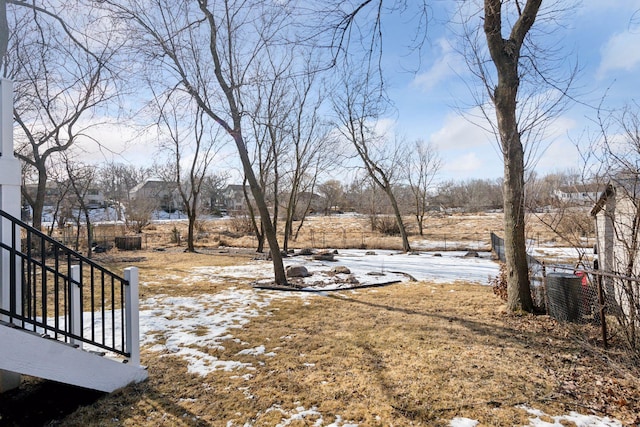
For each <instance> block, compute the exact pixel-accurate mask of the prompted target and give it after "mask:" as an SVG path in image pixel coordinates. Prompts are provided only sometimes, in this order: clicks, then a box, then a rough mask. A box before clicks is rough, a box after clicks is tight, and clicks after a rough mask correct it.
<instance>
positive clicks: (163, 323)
mask: <svg viewBox="0 0 640 427" xmlns="http://www.w3.org/2000/svg"><path fill="white" fill-rule="evenodd" d="M375 252H376V253H375V254H374V255H367V254H366V251H360V250H341V251H340V253H339V254H338V255H337V256H336V261H337V262H335V263H331V265H330V266H327V265H325V264H327V263H322V262H318V261H313V260H311V259H310V258H308V257H290V258H287V259H286V260H285V261H286V262H287V263H288V264H296V265H304V266H306V267H307V268H308V269H309V271H310V272H311V273H313V275H312V276H311V277H309V278H308V281H309V283H310V284H311V283H314V285H310V287H311V286H315V287H316V288H318V285H317V282H323V281H324V282H325V283H329V282H330V276H328V275H325V274H324V272H326V271H327V270H328V268H330V267H331V266H334V265H342V266H346V267H348V268H349V269H350V270H351V271H352V274H353V275H354V276H355V277H356V278H357V279H358V280H359V281H360V282H361V283H371V281H372V280H377V281H387V280H389V279H392V278H397V276H396V275H394V273H391V271H396V270H398V271H402V272H405V273H408V274H410V275H412V276H414V277H415V278H417V279H418V280H425V281H426V284H425V286H430V287H431V292H432V293H436V292H449V293H452V295H453V292H454V291H453V290H445V289H443V288H442V287H440V286H438V285H437V284H438V283H452V282H455V281H456V280H458V279H460V278H464V279H465V280H468V281H469V282H472V283H474V282H475V283H479V284H487V279H488V277H487V276H488V275H489V274H492V275H495V274H497V271H498V268H497V264H496V263H495V262H494V261H492V260H491V259H490V258H489V257H480V258H465V257H462V253H459V252H444V253H442V257H436V256H434V255H433V253H428V252H423V253H420V255H409V254H404V253H397V252H393V251H381V250H380V251H375ZM416 257H419V258H420V260H421V262H416ZM454 264H455V268H451V265H454ZM370 272H373V273H381V272H383V273H386V276H371V275H369V274H367V273H370ZM271 275H272V265H271V264H270V263H269V262H268V261H253V262H252V264H250V265H243V266H229V267H194V268H192V269H191V271H190V273H189V274H188V275H186V276H185V277H184V278H182V279H181V282H180V284H181V285H182V286H189V284H190V283H195V282H200V281H202V280H203V279H204V280H210V281H212V282H214V283H225V282H227V281H229V280H230V279H232V278H245V279H247V280H259V279H261V278H266V277H270V276H271ZM401 278H402V280H404V281H405V282H406V280H407V278H406V276H404V277H401ZM165 279H166V280H169V281H175V280H176V278H175V276H172V277H167V278H165ZM160 280H162V279H160ZM305 280H306V279H305ZM143 284H144V285H153V283H151V282H146V283H143ZM320 286H321V287H323V286H324V285H320ZM393 286H402V284H397V285H393ZM323 289H324V287H323ZM358 292H371V293H375V292H377V291H376V289H375V288H374V289H368V290H344V289H343V290H341V291H339V295H344V296H345V297H347V296H348V295H349V294H351V293H358ZM325 295H326V292H317V293H308V292H281V291H264V290H252V289H240V288H235V287H229V288H226V289H223V290H222V291H220V292H218V293H215V294H210V295H200V296H195V297H173V296H168V295H158V296H154V297H151V298H147V299H146V300H142V301H141V302H140V331H141V345H142V346H143V347H144V348H145V349H146V350H148V351H150V352H152V353H157V354H158V355H164V354H170V355H171V356H173V357H180V358H183V359H184V360H185V362H186V363H187V370H188V372H189V373H191V374H193V375H196V376H202V377H206V376H207V375H209V374H212V373H215V372H216V371H226V372H233V373H234V375H235V376H236V378H239V379H242V380H244V384H246V386H244V385H243V386H242V387H241V388H239V390H242V391H243V393H244V395H245V396H246V398H247V399H252V398H253V396H252V395H251V386H252V384H253V383H252V381H251V380H252V379H253V377H254V375H255V371H256V369H257V366H259V365H260V364H261V363H264V362H262V361H261V360H262V359H263V358H265V357H266V358H270V357H275V356H276V355H277V354H278V351H279V350H280V349H281V348H282V347H283V346H286V343H287V341H289V340H293V339H295V337H294V336H292V335H287V336H283V337H281V342H251V343H248V342H241V341H240V340H238V339H237V338H235V337H234V335H233V334H234V330H235V329H237V328H241V327H242V326H243V325H246V324H248V323H250V322H251V321H252V319H253V318H255V317H257V316H261V315H268V314H269V310H270V305H271V302H272V301H275V300H278V299H282V298H294V299H296V300H298V301H299V303H300V304H305V305H308V304H311V303H312V301H313V300H315V299H317V298H323V297H324V296H325ZM85 315H87V316H90V313H86V314H85ZM116 323H117V324H119V322H116ZM89 324H91V322H89V321H87V322H85V325H89ZM203 325H206V327H205V328H203ZM229 340H233V341H235V342H238V343H241V344H242V345H243V347H244V349H243V350H241V351H239V352H238V353H237V355H243V356H247V355H248V356H255V357H256V359H255V362H246V361H245V362H240V361H238V360H233V359H234V358H231V360H221V359H219V358H217V357H216V356H213V355H212V354H211V351H210V350H211V349H212V348H217V347H224V346H225V345H226V344H225V342H228V341H229ZM160 357H162V356H160ZM242 359H244V360H247V358H246V357H243V358H242ZM301 363H303V364H304V366H306V367H307V368H308V369H310V370H312V369H314V367H315V364H314V363H310V362H305V360H304V355H301ZM517 409H520V410H522V411H523V413H526V414H528V415H527V416H528V418H529V424H527V425H528V426H533V427H542V426H545V427H556V426H558V427H562V426H563V425H565V424H563V423H562V422H563V421H564V422H565V423H566V422H574V423H576V425H581V426H594V427H596V426H600V427H621V426H622V423H620V422H619V421H617V420H615V419H611V418H608V417H598V416H594V415H585V414H580V413H578V412H570V413H569V414H560V415H557V414H546V413H544V412H542V411H540V410H538V409H536V408H533V407H530V406H527V405H521V406H518V407H517ZM267 411H274V412H276V413H278V414H280V420H279V422H278V424H277V425H278V426H287V425H290V424H291V423H292V422H294V421H295V420H301V419H304V420H306V421H309V422H314V424H313V425H317V426H327V427H357V426H358V424H355V423H353V422H351V421H350V420H348V419H344V418H343V417H342V416H341V415H340V414H327V413H324V414H323V413H322V412H320V411H319V409H318V408H317V407H310V408H307V407H304V406H302V405H299V406H297V407H295V408H285V407H282V406H280V405H274V406H272V407H270V408H269V409H268V410H267ZM461 415H462V414H461ZM325 419H334V421H333V422H332V423H331V424H327V421H325ZM549 420H552V421H549ZM226 425H227V426H236V425H237V426H240V425H244V426H245V427H247V426H249V425H250V424H240V423H238V422H236V421H235V420H234V419H229V420H227V424H226ZM449 425H450V426H451V427H474V426H477V425H480V421H479V420H474V419H470V418H465V417H461V416H459V417H455V418H453V419H451V420H450V423H449Z"/></svg>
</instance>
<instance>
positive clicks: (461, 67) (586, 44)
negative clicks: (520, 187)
mask: <svg viewBox="0 0 640 427" xmlns="http://www.w3.org/2000/svg"><path fill="white" fill-rule="evenodd" d="M454 3H455V2H450V1H434V2H432V3H431V4H432V6H433V8H432V17H433V19H432V20H431V21H430V23H429V28H428V40H427V43H426V45H425V48H424V51H423V55H422V57H421V66H420V68H419V70H418V71H417V72H408V71H406V70H403V69H406V68H409V69H411V68H413V69H414V70H415V67H416V57H415V55H414V56H413V57H403V56H402V55H399V56H396V55H393V54H392V53H389V49H387V55H389V57H388V58H387V60H386V61H385V66H387V67H388V68H387V69H386V70H385V71H386V72H387V73H388V76H390V82H391V85H390V87H389V88H390V95H391V98H392V100H393V101H394V103H395V106H396V109H397V112H396V118H397V122H396V126H395V127H396V129H397V130H399V131H400V132H402V133H404V134H406V135H407V136H408V138H410V139H416V138H422V139H425V140H427V141H431V142H432V143H433V144H434V145H435V146H436V147H437V149H438V151H439V153H440V156H441V157H442V159H443V161H444V166H443V169H442V171H441V174H440V179H441V180H446V179H456V180H458V179H472V178H489V179H493V178H499V177H501V176H502V159H501V154H500V153H499V152H498V149H497V145H496V143H495V140H494V139H493V137H492V136H490V135H487V134H485V133H484V132H483V131H482V129H480V128H479V127H477V126H475V125H473V124H472V123H470V122H469V121H468V120H466V119H464V118H463V117H462V116H461V115H460V111H458V109H456V108H455V105H469V103H470V102H471V98H470V95H469V89H468V88H467V86H466V85H465V83H464V82H465V79H467V81H468V75H469V72H468V69H467V66H466V64H465V62H464V60H463V59H462V58H461V56H460V55H459V54H458V53H457V52H456V51H455V49H454V48H453V47H452V43H455V35H453V34H452V28H451V25H448V24H447V22H446V18H445V17H446V16H448V15H451V13H452V8H453V6H454ZM639 10H640V1H638V0H610V1H606V2H600V1H594V0H584V1H583V2H582V4H580V5H578V6H577V7H576V8H575V9H573V10H572V11H571V13H570V14H569V15H567V16H566V17H565V19H563V20H562V21H561V23H560V24H564V25H558V26H557V28H555V32H554V34H552V35H551V37H554V38H555V39H557V40H556V41H554V43H557V46H558V47H560V48H562V49H563V51H565V52H566V55H567V57H570V56H571V57H572V58H575V60H577V61H578V64H579V66H580V68H581V71H580V74H579V76H578V80H577V82H576V93H577V94H578V97H577V99H578V101H579V103H576V104H573V105H571V106H570V108H569V109H568V110H567V111H565V112H564V113H563V114H562V115H561V116H560V117H558V119H557V120H556V121H555V123H554V124H553V126H552V128H553V129H552V132H551V133H552V134H553V135H552V137H550V138H547V139H546V140H545V141H544V142H543V144H545V146H546V145H548V148H547V149H546V151H545V152H544V153H543V154H542V155H541V156H540V158H539V160H538V162H537V164H536V167H535V170H536V172H537V173H538V174H542V175H544V174H546V173H551V172H557V171H564V170H566V169H569V168H579V167H580V161H579V156H578V153H577V150H576V144H580V143H583V142H584V141H581V136H583V134H584V131H585V129H586V128H587V126H589V125H590V118H593V116H594V115H595V111H594V110H593V109H592V108H589V107H588V106H586V105H584V104H588V105H594V106H597V105H598V103H599V102H600V100H601V98H602V97H603V96H604V94H605V92H607V98H606V101H605V105H606V106H607V107H608V108H619V107H622V106H623V105H624V104H625V103H628V102H629V101H631V100H633V99H635V100H638V99H639V98H640V97H639V95H640V85H639V78H638V77H640V12H638V11H639ZM634 13H635V15H634ZM388 24H389V25H387V27H385V28H384V29H386V30H387V31H386V32H385V34H391V41H390V42H389V44H392V42H393V43H398V46H400V48H398V49H397V51H398V52H402V48H401V46H402V44H403V42H404V43H405V44H406V42H407V40H409V39H408V38H407V25H403V23H402V20H398V22H388ZM402 35H404V36H405V37H402ZM408 37H410V35H409V36H408Z"/></svg>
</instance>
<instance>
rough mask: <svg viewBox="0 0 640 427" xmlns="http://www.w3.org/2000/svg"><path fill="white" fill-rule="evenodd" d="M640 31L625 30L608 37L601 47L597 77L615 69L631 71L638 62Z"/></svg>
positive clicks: (639, 56)
mask: <svg viewBox="0 0 640 427" xmlns="http://www.w3.org/2000/svg"><path fill="white" fill-rule="evenodd" d="M638 45H640V32H639V31H634V32H630V31H626V32H623V33H618V34H615V35H614V36H612V37H611V38H609V40H608V41H607V43H606V44H605V45H604V46H603V47H602V49H601V51H600V53H601V60H600V66H599V67H598V71H597V74H596V75H597V77H598V78H603V77H605V76H606V75H607V73H609V72H611V71H615V70H624V71H632V70H633V69H635V68H636V67H637V66H638V64H640V49H638V48H637V46H638Z"/></svg>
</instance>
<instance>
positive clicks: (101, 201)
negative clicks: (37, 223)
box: [24, 182, 105, 209]
mask: <svg viewBox="0 0 640 427" xmlns="http://www.w3.org/2000/svg"><path fill="white" fill-rule="evenodd" d="M24 189H25V191H26V192H27V194H29V196H31V197H35V196H36V190H37V185H35V184H26V185H25V186H24ZM74 199H75V194H74V193H73V189H72V188H71V186H70V184H69V183H68V182H62V183H57V182H51V183H48V184H47V187H46V190H45V196H44V204H45V206H55V205H57V204H59V203H60V202H61V201H63V200H66V201H69V203H70V204H71V205H77V203H75V202H74ZM82 200H83V202H84V205H85V206H86V207H87V208H88V209H98V208H101V207H104V205H105V197H104V193H103V192H102V189H100V188H99V187H94V186H89V188H87V189H86V191H84V194H83V195H82Z"/></svg>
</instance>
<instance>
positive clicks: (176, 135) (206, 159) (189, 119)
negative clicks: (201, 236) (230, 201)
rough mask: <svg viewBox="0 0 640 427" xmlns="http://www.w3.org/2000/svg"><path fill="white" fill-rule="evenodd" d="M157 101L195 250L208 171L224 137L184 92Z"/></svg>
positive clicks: (189, 240)
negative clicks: (198, 220)
mask: <svg viewBox="0 0 640 427" xmlns="http://www.w3.org/2000/svg"><path fill="white" fill-rule="evenodd" d="M180 95H182V96H180ZM155 101H156V103H157V106H156V107H157V108H158V117H159V128H160V132H162V133H164V134H166V136H167V137H166V141H163V143H162V147H163V149H164V150H166V151H167V152H168V153H169V158H170V159H169V162H170V164H171V168H170V170H171V171H172V172H173V173H172V174H171V175H172V176H171V179H170V181H172V182H173V181H175V182H177V183H178V192H179V193H180V198H181V199H182V205H183V208H184V211H185V213H186V214H187V218H188V221H189V222H188V227H187V228H188V232H187V248H186V252H195V246H194V242H195V231H196V221H197V218H198V213H199V211H200V198H201V190H202V186H203V183H204V179H205V177H206V175H207V170H208V169H209V167H210V165H211V162H212V161H213V159H214V158H215V155H216V154H217V152H218V150H219V148H220V145H221V143H220V138H219V135H218V132H216V131H215V130H213V129H212V128H211V123H210V121H209V118H208V116H205V115H204V113H203V111H202V109H201V108H199V107H198V106H197V105H193V103H192V102H191V98H190V97H185V96H184V93H180V92H170V93H166V94H164V95H162V96H156V97H155ZM218 129H219V128H218Z"/></svg>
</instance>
